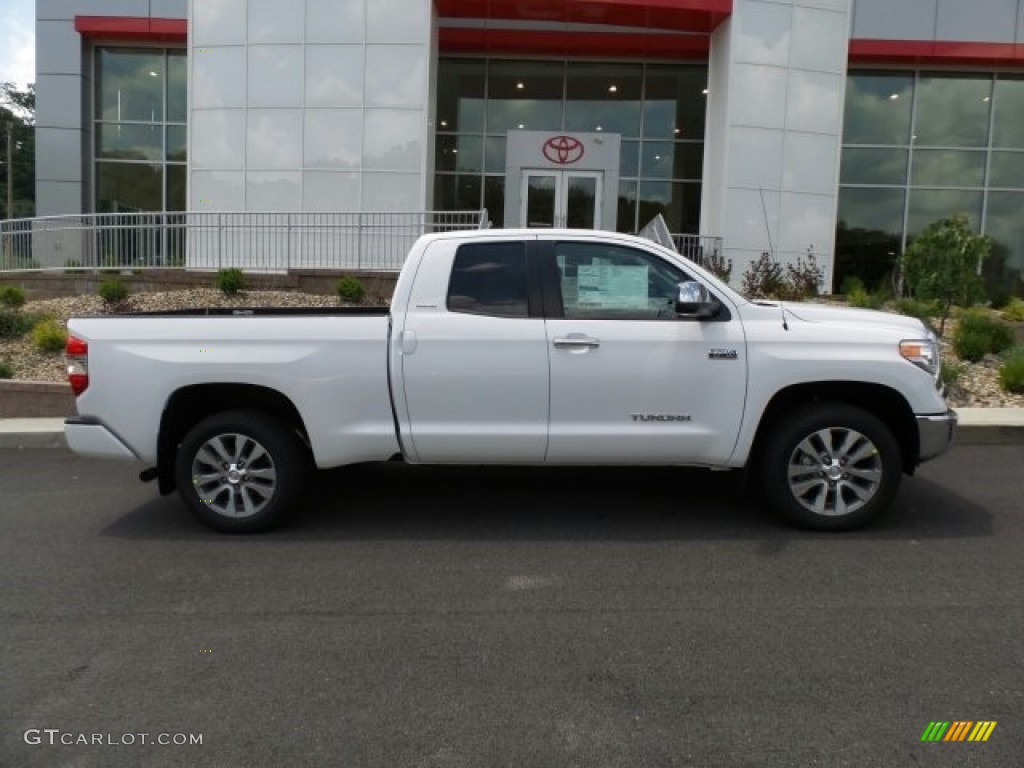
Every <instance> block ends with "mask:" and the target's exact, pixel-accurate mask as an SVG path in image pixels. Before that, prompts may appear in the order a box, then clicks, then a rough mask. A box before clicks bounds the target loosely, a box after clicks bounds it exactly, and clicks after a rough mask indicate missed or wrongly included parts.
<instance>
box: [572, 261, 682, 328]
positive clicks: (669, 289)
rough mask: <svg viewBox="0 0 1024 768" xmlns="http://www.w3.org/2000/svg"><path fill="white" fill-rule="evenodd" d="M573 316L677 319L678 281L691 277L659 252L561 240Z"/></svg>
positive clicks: (591, 318)
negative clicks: (563, 241) (662, 257)
mask: <svg viewBox="0 0 1024 768" xmlns="http://www.w3.org/2000/svg"><path fill="white" fill-rule="evenodd" d="M555 263H556V265H557V267H558V277H559V281H560V285H561V289H562V309H563V312H564V316H565V319H567V320H623V319H626V320H662V319H664V320H675V319H676V313H675V301H676V296H677V295H678V291H679V288H678V285H679V283H680V282H683V281H684V280H689V279H690V278H689V277H688V276H687V275H686V273H685V272H683V271H682V270H681V269H679V268H677V267H675V266H674V265H672V264H669V263H668V262H665V261H662V260H661V259H659V258H657V257H656V256H654V255H653V254H650V253H646V252H644V251H638V250H635V249H633V248H626V247H623V246H619V245H606V244H602V243H557V244H556V245H555Z"/></svg>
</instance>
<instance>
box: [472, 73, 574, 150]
mask: <svg viewBox="0 0 1024 768" xmlns="http://www.w3.org/2000/svg"><path fill="white" fill-rule="evenodd" d="M564 71H565V65H564V64H562V63H560V62H546V61H496V62H492V63H491V66H490V70H489V76H488V84H487V88H488V93H487V132H488V133H505V132H506V131H510V130H517V129H520V130H528V131H557V130H561V127H562V91H563V74H564Z"/></svg>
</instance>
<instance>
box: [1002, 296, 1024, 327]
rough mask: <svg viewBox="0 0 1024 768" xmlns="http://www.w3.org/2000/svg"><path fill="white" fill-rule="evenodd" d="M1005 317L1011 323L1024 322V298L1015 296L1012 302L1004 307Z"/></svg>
mask: <svg viewBox="0 0 1024 768" xmlns="http://www.w3.org/2000/svg"><path fill="white" fill-rule="evenodd" d="M1003 319H1004V320H1009V321H1010V322H1011V323H1024V299H1018V298H1017V297H1016V296H1014V297H1013V298H1012V299H1010V302H1009V303H1008V304H1007V305H1006V306H1005V307H1003Z"/></svg>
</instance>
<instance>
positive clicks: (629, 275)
mask: <svg viewBox="0 0 1024 768" xmlns="http://www.w3.org/2000/svg"><path fill="white" fill-rule="evenodd" d="M576 277H577V283H576V295H577V302H578V305H579V306H580V307H587V308H601V309H605V308H606V309H647V308H648V301H647V266H646V265H644V266H615V265H611V264H590V265H583V264H581V265H580V266H579V267H578V268H577V272H576Z"/></svg>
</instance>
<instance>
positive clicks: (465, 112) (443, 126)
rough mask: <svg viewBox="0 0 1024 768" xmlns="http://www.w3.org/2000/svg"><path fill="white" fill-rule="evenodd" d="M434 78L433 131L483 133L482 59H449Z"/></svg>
mask: <svg viewBox="0 0 1024 768" xmlns="http://www.w3.org/2000/svg"><path fill="white" fill-rule="evenodd" d="M442 74H443V76H441V77H438V78H437V130H438V131H462V132H465V133H483V131H484V62H483V61H482V60H472V59H451V60H447V61H445V62H444V68H443V71H442Z"/></svg>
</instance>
